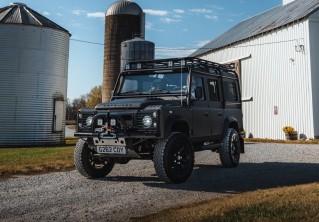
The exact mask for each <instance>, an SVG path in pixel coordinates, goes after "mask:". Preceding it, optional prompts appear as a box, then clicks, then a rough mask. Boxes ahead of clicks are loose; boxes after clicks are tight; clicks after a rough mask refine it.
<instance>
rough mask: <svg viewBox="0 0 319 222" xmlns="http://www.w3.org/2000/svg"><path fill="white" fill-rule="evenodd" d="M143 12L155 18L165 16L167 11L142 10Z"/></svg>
mask: <svg viewBox="0 0 319 222" xmlns="http://www.w3.org/2000/svg"><path fill="white" fill-rule="evenodd" d="M143 11H144V12H145V13H146V14H149V15H155V16H166V15H167V14H168V11H164V10H153V9H144V10H143Z"/></svg>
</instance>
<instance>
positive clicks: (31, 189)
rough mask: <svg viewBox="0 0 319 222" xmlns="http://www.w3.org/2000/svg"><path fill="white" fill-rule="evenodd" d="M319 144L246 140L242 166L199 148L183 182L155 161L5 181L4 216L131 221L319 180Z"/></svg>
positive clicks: (0, 189)
mask: <svg viewBox="0 0 319 222" xmlns="http://www.w3.org/2000/svg"><path fill="white" fill-rule="evenodd" d="M318 171H319V145H291V144H289V145H287V144H286V145H285V144H246V154H245V155H243V156H242V157H241V163H240V165H239V166H238V167H237V168H234V169H225V168H222V167H221V166H220V163H219V159H218V155H217V154H215V153H212V152H210V151H205V152H199V153H197V154H196V159H195V168H194V171H193V174H192V176H191V178H190V179H189V180H188V181H187V182H186V183H184V184H179V185H172V184H165V183H163V182H161V181H160V180H158V178H157V177H156V175H155V171H154V168H153V163H152V162H151V161H131V162H129V163H128V164H126V165H116V166H115V167H114V169H113V171H112V173H111V174H110V175H109V176H108V177H106V178H103V179H100V180H87V179H85V178H83V177H82V176H80V175H79V174H78V173H77V171H71V172H62V173H50V174H46V175H40V176H19V177H17V178H13V179H9V180H5V181H0V221H36V220H37V221H54V220H55V221H92V220H94V221H127V220H129V218H130V217H131V216H138V215H143V214H148V213H152V212H156V211H158V210H160V209H164V208H168V207H171V206H177V205H182V204H185V203H189V202H196V201H202V200H206V199H211V198H216V197H220V196H223V195H227V194H234V193H235V194H236V193H242V192H246V191H253V190H257V189H267V188H275V187H280V186H293V185H298V184H305V183H311V182H319V173H318Z"/></svg>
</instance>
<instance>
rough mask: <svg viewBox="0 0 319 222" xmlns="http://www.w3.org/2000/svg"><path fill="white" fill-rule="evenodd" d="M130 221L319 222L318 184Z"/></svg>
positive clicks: (257, 193) (245, 195)
mask: <svg viewBox="0 0 319 222" xmlns="http://www.w3.org/2000/svg"><path fill="white" fill-rule="evenodd" d="M132 220H133V221H142V222H146V221H147V222H149V221H163V222H164V221H181V222H192V221H207V222H208V221H262V222H264V221H287V222H288V221H289V222H290V221H319V183H314V184H307V185H299V186H295V187H283V188H276V189H269V190H258V191H254V192H248V193H243V194H238V195H231V196H227V197H224V198H218V199H213V200H210V201H205V202H202V203H197V204H191V205H186V206H182V207H179V208H171V209H167V210H164V211H160V212H158V213H156V214H151V215H147V216H144V217H141V218H132Z"/></svg>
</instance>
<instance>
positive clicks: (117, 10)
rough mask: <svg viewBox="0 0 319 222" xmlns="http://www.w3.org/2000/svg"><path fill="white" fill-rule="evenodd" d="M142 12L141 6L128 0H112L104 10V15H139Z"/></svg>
mask: <svg viewBox="0 0 319 222" xmlns="http://www.w3.org/2000/svg"><path fill="white" fill-rule="evenodd" d="M142 13H143V10H142V9H141V7H140V6H139V5H138V4H136V3H135V2H132V1H128V0H118V1H117V2H114V3H113V4H112V5H111V6H110V7H109V8H108V10H107V11H106V16H109V15H123V14H124V15H140V14H142Z"/></svg>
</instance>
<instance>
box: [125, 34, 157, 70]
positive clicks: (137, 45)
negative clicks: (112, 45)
mask: <svg viewBox="0 0 319 222" xmlns="http://www.w3.org/2000/svg"><path fill="white" fill-rule="evenodd" d="M154 57H155V44H154V43H153V42H150V41H147V40H144V39H142V38H134V39H132V40H128V41H124V42H122V44H121V70H123V69H124V66H125V64H126V63H128V62H130V61H134V60H135V61H136V60H153V59H154Z"/></svg>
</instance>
